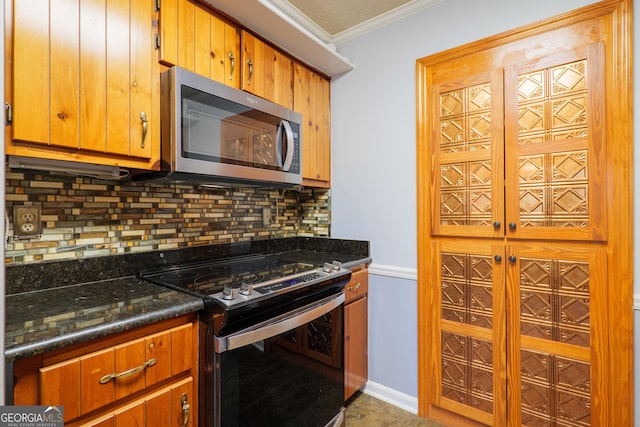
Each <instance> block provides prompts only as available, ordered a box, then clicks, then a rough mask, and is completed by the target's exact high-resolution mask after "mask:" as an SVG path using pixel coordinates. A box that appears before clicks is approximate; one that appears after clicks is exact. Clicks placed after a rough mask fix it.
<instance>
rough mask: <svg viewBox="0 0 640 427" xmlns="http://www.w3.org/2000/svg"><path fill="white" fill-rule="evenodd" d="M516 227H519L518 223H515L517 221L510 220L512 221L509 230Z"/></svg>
mask: <svg viewBox="0 0 640 427" xmlns="http://www.w3.org/2000/svg"><path fill="white" fill-rule="evenodd" d="M516 227H517V225H516V223H515V222H510V223H509V230H515V229H516Z"/></svg>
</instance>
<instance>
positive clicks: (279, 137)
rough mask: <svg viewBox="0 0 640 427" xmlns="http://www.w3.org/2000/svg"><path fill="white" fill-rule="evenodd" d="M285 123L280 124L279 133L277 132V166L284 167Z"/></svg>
mask: <svg viewBox="0 0 640 427" xmlns="http://www.w3.org/2000/svg"><path fill="white" fill-rule="evenodd" d="M283 123H284V121H282V122H280V124H279V125H278V131H277V132H276V166H282V131H283V126H282V124H283Z"/></svg>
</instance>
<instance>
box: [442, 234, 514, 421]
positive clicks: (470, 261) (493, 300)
mask: <svg viewBox="0 0 640 427" xmlns="http://www.w3.org/2000/svg"><path fill="white" fill-rule="evenodd" d="M433 246H434V247H433V254H434V259H437V260H438V263H439V266H438V268H434V269H432V273H431V278H432V286H433V287H432V290H431V292H432V295H433V302H432V303H433V306H431V307H429V308H430V311H431V319H430V321H431V324H432V330H433V335H432V337H431V339H432V341H431V352H432V354H431V358H430V360H431V361H432V365H431V366H430V367H429V369H430V371H431V375H432V377H431V384H430V389H431V399H430V401H431V402H432V404H433V405H434V406H435V408H434V409H437V408H443V409H445V410H447V411H450V412H452V413H456V414H461V415H463V416H465V417H467V418H470V419H473V420H475V421H478V422H481V423H484V424H487V425H493V426H504V425H506V416H507V414H506V405H505V402H506V398H507V393H506V385H507V384H506V381H505V379H506V319H505V271H504V264H503V262H502V259H503V258H504V248H503V247H502V245H492V244H486V243H485V244H483V243H482V242H475V244H470V245H467V244H465V243H458V242H455V241H449V240H446V241H442V242H434V244H433ZM496 257H498V258H496Z"/></svg>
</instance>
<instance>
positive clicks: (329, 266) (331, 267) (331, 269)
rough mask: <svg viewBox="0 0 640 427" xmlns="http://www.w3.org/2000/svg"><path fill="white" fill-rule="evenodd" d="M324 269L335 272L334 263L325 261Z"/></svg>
mask: <svg viewBox="0 0 640 427" xmlns="http://www.w3.org/2000/svg"><path fill="white" fill-rule="evenodd" d="M322 271H324V272H325V273H331V272H333V265H332V264H331V263H328V262H325V263H324V265H323V266H322Z"/></svg>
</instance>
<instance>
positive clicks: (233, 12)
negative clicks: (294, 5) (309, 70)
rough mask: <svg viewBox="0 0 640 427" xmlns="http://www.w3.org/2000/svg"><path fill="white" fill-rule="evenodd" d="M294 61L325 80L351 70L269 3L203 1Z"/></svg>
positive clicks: (329, 45)
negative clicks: (324, 77)
mask: <svg viewBox="0 0 640 427" xmlns="http://www.w3.org/2000/svg"><path fill="white" fill-rule="evenodd" d="M204 1H206V3H208V4H210V5H211V6H212V7H214V8H215V9H218V10H220V11H222V12H224V13H225V14H227V15H229V16H230V17H232V18H234V19H235V20H237V21H238V22H240V23H241V24H242V25H244V26H245V27H247V28H248V29H250V30H252V31H254V32H255V33H256V34H259V35H260V36H262V37H263V38H265V39H266V40H268V41H270V42H271V43H273V44H274V45H276V46H278V47H279V48H281V49H283V50H284V51H286V52H287V53H289V54H290V55H292V56H294V57H295V58H298V59H300V60H301V61H303V62H305V63H306V64H308V65H311V66H312V67H314V68H316V69H318V70H319V71H321V72H323V73H325V74H327V75H328V76H332V77H333V76H337V75H340V74H344V73H346V72H349V71H351V70H353V69H354V65H353V64H352V63H351V62H350V61H349V59H347V58H345V57H344V56H342V55H340V54H339V53H338V52H337V51H336V48H335V46H334V45H333V44H332V43H328V42H326V41H324V40H322V39H321V38H319V37H318V36H316V35H315V34H313V33H312V32H311V31H309V30H308V29H306V28H304V27H303V26H302V25H301V24H300V23H298V22H296V21H295V20H294V19H293V18H291V17H290V16H289V15H288V14H286V13H285V12H284V11H282V10H281V9H280V8H279V7H277V6H276V5H274V4H273V3H272V2H271V1H269V0H242V1H238V0H204Z"/></svg>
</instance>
